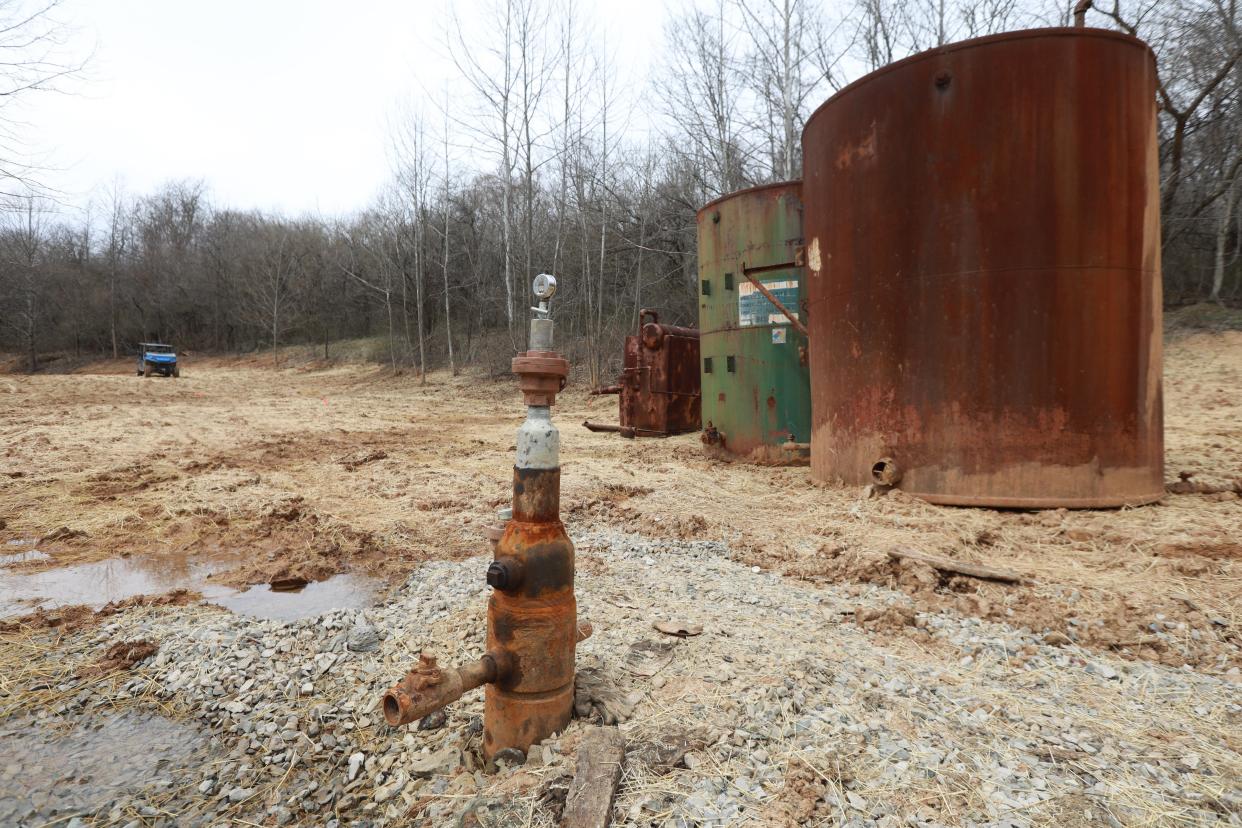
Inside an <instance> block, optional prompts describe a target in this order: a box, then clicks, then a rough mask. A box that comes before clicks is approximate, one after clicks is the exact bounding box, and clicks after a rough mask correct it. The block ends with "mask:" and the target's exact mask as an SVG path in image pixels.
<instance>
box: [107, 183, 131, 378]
mask: <svg viewBox="0 0 1242 828" xmlns="http://www.w3.org/2000/svg"><path fill="white" fill-rule="evenodd" d="M129 212H130V206H129V204H128V203H127V201H126V199H125V192H124V190H123V189H122V188H121V182H120V180H119V179H114V180H113V182H112V186H111V187H110V188H109V190H108V242H107V245H106V246H105V248H104V262H105V266H106V268H107V276H108V338H109V339H110V340H111V341H112V358H113V359H117V358H118V357H120V355H121V352H120V345H119V344H118V342H117V334H116V323H117V288H118V283H119V280H120V275H121V263H122V260H123V258H124V257H125V254H126V251H127V250H128V249H129V244H130V232H131V227H130V223H129V221H128V216H129Z"/></svg>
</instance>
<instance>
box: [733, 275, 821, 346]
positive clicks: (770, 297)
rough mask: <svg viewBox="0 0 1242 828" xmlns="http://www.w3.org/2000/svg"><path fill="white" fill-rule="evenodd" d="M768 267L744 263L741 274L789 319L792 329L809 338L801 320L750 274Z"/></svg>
mask: <svg viewBox="0 0 1242 828" xmlns="http://www.w3.org/2000/svg"><path fill="white" fill-rule="evenodd" d="M768 269H770V268H753V267H747V266H746V265H745V264H743V265H742V275H743V276H745V277H746V279H747V280H748V281H749V282H750V283H751V284H752V285H754V286H755V290H757V291H759V292H760V293H762V294H763V298H764V299H767V300H768V301H769V302H771V303H772V304H773V305H775V306H776V309H777V310H778V311H780V312H781V313H783V314H785V318H786V319H788V320H789V324H790V325H793V327H794V330H796V331H797V332H798V333H800V334H802V335H803V336H805V337H806V338H807V339H810V338H811V337H810V335H809V334H808V333H807V332H806V325H803V324H802V322H801V321H800V320H799V319H798V317H797V316H794V314H793V313H791V312H790V310H789V308H787V307H785V305H784V304H783V303H782V302H781V300H780V299H777V298H776V295H775V294H774V293H772V291H770V290H768V289H767V287H766V286H765V285H764V284H763V282H760V281H759V280H758V279H756V278H755V277H754V276H752V275H751V274H752V273H756V272H761V271H762V270H768Z"/></svg>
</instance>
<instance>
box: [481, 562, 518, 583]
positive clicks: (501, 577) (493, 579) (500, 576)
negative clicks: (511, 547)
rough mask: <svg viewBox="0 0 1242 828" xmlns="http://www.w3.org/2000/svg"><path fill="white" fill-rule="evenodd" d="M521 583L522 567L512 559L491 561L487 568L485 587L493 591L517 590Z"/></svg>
mask: <svg viewBox="0 0 1242 828" xmlns="http://www.w3.org/2000/svg"><path fill="white" fill-rule="evenodd" d="M521 583H522V565H521V564H520V563H519V562H517V561H516V560H514V559H512V558H501V559H500V560H496V561H492V562H491V564H489V565H488V567H487V585H488V586H489V587H492V588H493V589H503V590H511V589H517V588H518V586H520V585H521Z"/></svg>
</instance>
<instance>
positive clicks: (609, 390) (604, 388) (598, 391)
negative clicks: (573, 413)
mask: <svg viewBox="0 0 1242 828" xmlns="http://www.w3.org/2000/svg"><path fill="white" fill-rule="evenodd" d="M620 393H621V386H620V385H601V386H600V387H599V388H592V389H591V392H590V394H589V396H592V397H598V396H600V395H602V394H620Z"/></svg>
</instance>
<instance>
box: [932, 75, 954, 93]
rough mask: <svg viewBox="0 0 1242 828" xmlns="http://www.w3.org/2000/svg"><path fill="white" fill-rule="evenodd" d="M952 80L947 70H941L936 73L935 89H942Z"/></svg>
mask: <svg viewBox="0 0 1242 828" xmlns="http://www.w3.org/2000/svg"><path fill="white" fill-rule="evenodd" d="M952 82H953V76H952V75H950V74H949V73H948V72H941V73H940V74H939V75H936V81H935V83H936V88H937V89H944V88H945V87H947V86H948V85H949V84H950V83H952Z"/></svg>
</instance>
